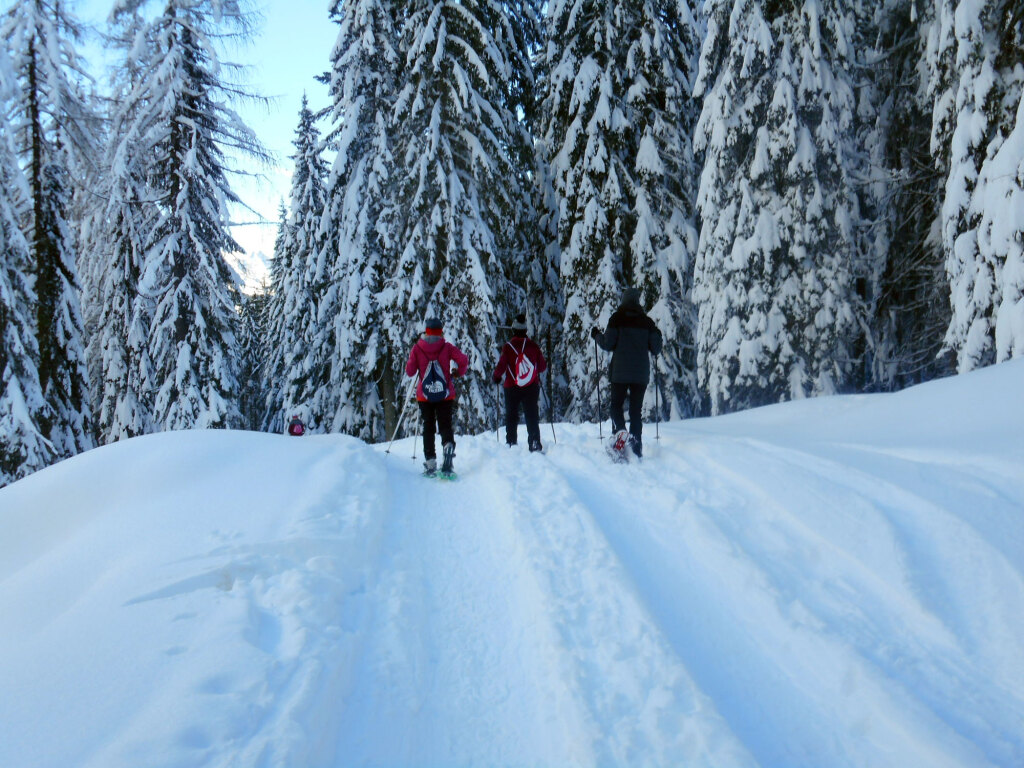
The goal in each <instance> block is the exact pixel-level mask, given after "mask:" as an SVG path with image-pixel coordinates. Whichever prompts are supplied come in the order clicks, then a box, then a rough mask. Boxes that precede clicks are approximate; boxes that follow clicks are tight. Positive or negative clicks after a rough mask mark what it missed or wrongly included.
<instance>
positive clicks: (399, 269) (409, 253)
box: [382, 0, 526, 431]
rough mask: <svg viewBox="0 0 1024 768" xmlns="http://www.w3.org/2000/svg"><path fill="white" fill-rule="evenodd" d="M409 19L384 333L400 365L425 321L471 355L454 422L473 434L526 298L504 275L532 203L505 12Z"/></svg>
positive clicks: (440, 10)
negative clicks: (518, 150) (493, 370)
mask: <svg viewBox="0 0 1024 768" xmlns="http://www.w3.org/2000/svg"><path fill="white" fill-rule="evenodd" d="M407 12H408V17H407V20H406V22H405V26H404V34H403V38H402V41H403V45H402V50H403V52H404V55H405V63H404V69H403V83H404V86H403V88H402V90H401V91H400V92H399V94H398V97H397V100H396V105H395V113H394V114H395V124H394V125H395V129H394V131H393V144H392V153H393V156H394V158H395V162H396V166H397V168H396V172H395V174H394V180H395V183H394V186H393V187H392V190H391V193H392V196H391V200H393V201H396V203H397V202H401V207H399V206H398V205H397V204H394V205H391V206H390V210H389V212H387V213H386V214H385V216H384V217H383V222H384V227H385V231H386V242H387V243H393V244H394V245H395V246H396V247H397V248H398V249H400V251H399V255H398V263H397V265H396V268H395V270H394V272H393V274H392V275H390V276H389V282H388V283H387V284H386V286H385V289H384V291H383V296H384V300H385V302H386V303H385V305H384V307H383V308H382V315H383V318H384V322H383V324H382V327H383V329H384V330H385V332H386V333H387V334H388V345H389V346H390V348H391V349H395V350H401V351H402V353H401V355H400V357H401V358H404V355H405V354H406V353H407V350H408V348H409V345H410V343H411V342H412V341H413V340H415V339H416V338H417V335H418V333H420V332H421V331H422V329H423V321H424V318H426V317H427V316H430V315H437V316H438V317H440V318H441V319H442V320H443V322H444V324H445V335H446V337H447V338H448V339H449V340H450V341H452V342H453V343H455V344H456V345H457V346H459V347H460V348H461V349H462V350H463V351H464V352H465V353H466V354H467V355H468V356H469V360H470V373H469V375H468V376H467V377H466V381H463V382H460V383H459V385H458V386H459V390H460V395H459V405H460V408H459V421H460V428H462V429H465V430H470V431H472V430H478V429H481V428H483V427H485V426H488V425H490V424H492V423H493V420H494V416H493V413H494V407H495V399H494V398H495V396H496V392H495V390H494V388H493V386H491V384H490V382H489V373H490V370H489V369H490V366H491V364H492V362H493V360H494V357H495V352H496V346H497V342H498V336H497V331H498V327H497V326H498V325H499V324H501V323H503V322H504V321H505V320H506V319H507V318H508V317H509V314H510V309H511V308H512V307H517V306H519V305H521V303H522V300H523V298H524V296H523V290H522V288H521V287H520V286H517V285H515V284H514V282H513V281H512V280H511V279H510V278H509V274H508V272H507V264H508V262H509V259H510V252H511V250H512V249H513V247H514V245H515V244H516V243H518V242H519V238H518V237H517V236H516V229H517V227H519V226H521V224H522V223H521V220H520V214H521V212H522V211H523V206H522V200H523V199H524V195H525V194H526V190H524V189H523V188H522V186H521V183H520V180H521V179H522V178H523V177H524V175H525V174H524V173H523V172H521V171H520V170H519V169H518V168H517V167H516V161H517V155H516V154H514V153H513V152H511V151H510V147H512V146H514V143H515V138H514V136H513V132H514V131H517V130H518V126H517V117H516V115H515V113H514V112H513V110H512V109H510V108H509V105H508V100H507V94H508V92H509V88H508V86H507V85H506V80H507V78H508V77H509V73H510V71H511V68H510V62H509V54H508V51H507V48H506V47H505V41H504V40H503V39H502V38H501V37H500V36H497V35H496V34H495V32H496V30H498V29H500V24H498V25H497V26H496V22H495V19H496V18H498V17H499V16H501V15H502V14H506V13H508V12H509V8H508V7H507V6H504V5H502V4H500V3H497V2H489V1H486V0H468V1H465V2H454V0H443V1H441V2H434V0H415V2H411V3H408V5H407ZM395 362H396V363H398V364H399V365H401V364H402V363H404V359H397V360H396V361H395Z"/></svg>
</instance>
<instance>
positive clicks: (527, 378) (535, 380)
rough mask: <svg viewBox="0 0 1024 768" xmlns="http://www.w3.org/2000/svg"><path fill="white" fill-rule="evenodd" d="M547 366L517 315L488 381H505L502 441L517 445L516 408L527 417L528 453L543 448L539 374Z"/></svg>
mask: <svg viewBox="0 0 1024 768" xmlns="http://www.w3.org/2000/svg"><path fill="white" fill-rule="evenodd" d="M547 367H548V363H547V360H545V359H544V355H543V354H541V351H540V347H538V346H537V344H536V343H535V342H534V341H533V339H531V338H530V337H529V336H527V335H526V316H525V315H516V319H515V320H514V321H513V322H512V338H511V339H509V340H508V341H507V342H505V346H503V347H502V348H501V357H500V358H499V359H498V365H497V366H495V368H494V373H492V374H491V380H492V381H493V382H494V383H495V384H498V383H500V382H501V380H502V377H504V379H505V442H506V443H507V444H508V445H509V446H510V447H511V446H513V445H515V444H516V441H517V437H518V435H517V431H518V427H519V408H520V406H522V409H523V415H525V416H526V436H527V438H528V440H529V446H530V451H531V452H533V451H539V450H541V449H542V446H541V444H540V413H539V409H538V406H537V400H538V398H539V397H540V374H542V373H543V372H544V370H545V369H546V368H547Z"/></svg>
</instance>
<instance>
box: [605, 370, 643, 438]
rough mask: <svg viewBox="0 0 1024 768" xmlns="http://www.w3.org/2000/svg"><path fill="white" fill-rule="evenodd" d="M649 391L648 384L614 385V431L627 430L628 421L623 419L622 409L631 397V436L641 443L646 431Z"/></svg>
mask: <svg viewBox="0 0 1024 768" xmlns="http://www.w3.org/2000/svg"><path fill="white" fill-rule="evenodd" d="M646 391H647V383H646V382H631V383H629V384H615V383H612V429H613V430H615V431H616V432H618V431H619V430H620V429H625V428H626V420H625V419H624V418H623V414H622V408H623V406H624V405H625V403H626V397H627V396H628V397H629V434H631V435H632V436H633V438H634V439H635V440H636V441H637V442H638V443H640V442H641V440H640V437H641V433H642V432H643V429H644V420H643V416H644V392H646Z"/></svg>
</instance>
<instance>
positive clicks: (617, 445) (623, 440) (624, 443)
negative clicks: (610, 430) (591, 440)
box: [605, 429, 629, 464]
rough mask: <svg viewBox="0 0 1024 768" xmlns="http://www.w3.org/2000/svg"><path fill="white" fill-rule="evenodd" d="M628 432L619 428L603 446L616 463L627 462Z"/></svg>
mask: <svg viewBox="0 0 1024 768" xmlns="http://www.w3.org/2000/svg"><path fill="white" fill-rule="evenodd" d="M628 446H629V433H628V432H627V431H626V430H624V429H620V430H619V431H618V432H616V433H615V434H614V435H612V436H611V438H610V439H609V440H608V444H607V445H606V446H605V448H606V450H607V451H608V455H609V456H610V457H611V459H612V461H614V462H615V463H616V464H627V463H628V462H629V447H628Z"/></svg>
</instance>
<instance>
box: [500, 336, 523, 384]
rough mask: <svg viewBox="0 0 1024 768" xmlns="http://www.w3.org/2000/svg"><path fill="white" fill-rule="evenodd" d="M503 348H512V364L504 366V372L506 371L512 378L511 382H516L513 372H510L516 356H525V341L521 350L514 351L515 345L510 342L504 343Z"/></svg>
mask: <svg viewBox="0 0 1024 768" xmlns="http://www.w3.org/2000/svg"><path fill="white" fill-rule="evenodd" d="M505 346H507V347H511V348H512V353H513V354H512V362H511V363H509V364H508V365H506V366H505V370H506V371H508V375H509V376H511V377H512V381H515V380H516V374H515V371H513V370H512V366H513V365H515V364H516V356H517V355H523V354H526V339H523V348H522V349H516V346H515V344H513V343H512V342H511V341H506V342H505Z"/></svg>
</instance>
